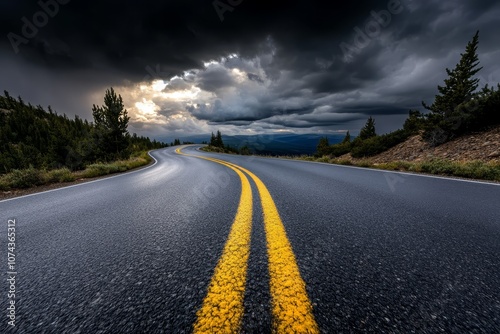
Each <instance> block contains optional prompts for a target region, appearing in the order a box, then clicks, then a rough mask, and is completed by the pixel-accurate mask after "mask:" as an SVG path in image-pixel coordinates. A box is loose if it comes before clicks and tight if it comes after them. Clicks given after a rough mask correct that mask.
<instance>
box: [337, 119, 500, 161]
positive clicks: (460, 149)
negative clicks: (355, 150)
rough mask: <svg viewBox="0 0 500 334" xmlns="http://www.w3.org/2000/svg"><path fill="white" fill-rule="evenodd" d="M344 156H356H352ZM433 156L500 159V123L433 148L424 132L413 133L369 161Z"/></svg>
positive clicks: (470, 159) (422, 159) (425, 158)
mask: <svg viewBox="0 0 500 334" xmlns="http://www.w3.org/2000/svg"><path fill="white" fill-rule="evenodd" d="M341 158H344V159H349V160H351V159H352V157H350V155H345V156H342V157H341ZM431 159H446V160H451V161H472V160H480V161H484V162H488V161H494V162H500V126H498V127H495V128H494V129H491V130H489V131H485V132H481V133H474V134H470V135H466V136H463V137H460V138H457V139H455V140H452V141H450V142H447V143H445V144H443V145H440V146H437V147H430V146H429V145H428V144H427V143H426V142H425V141H423V140H422V137H421V136H420V135H417V136H413V137H410V138H409V139H408V140H406V141H405V142H404V143H401V144H399V145H397V146H394V147H393V148H391V149H389V150H387V151H385V152H383V153H381V154H378V155H376V156H374V157H371V158H369V159H368V160H370V161H371V162H373V163H384V162H391V161H413V162H419V161H428V160H431ZM364 160H367V159H364Z"/></svg>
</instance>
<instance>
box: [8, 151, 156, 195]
mask: <svg viewBox="0 0 500 334" xmlns="http://www.w3.org/2000/svg"><path fill="white" fill-rule="evenodd" d="M151 160H152V158H151V157H150V156H149V155H148V154H147V152H139V153H137V154H135V155H134V156H133V157H131V158H130V159H128V160H119V161H115V162H111V163H96V164H92V165H89V166H87V168H85V170H83V171H77V172H72V171H70V170H69V169H67V168H61V169H53V170H49V171H46V170H37V169H35V168H28V169H22V170H13V171H12V172H10V173H8V174H4V175H1V176H0V191H7V190H12V189H26V188H31V187H35V186H40V185H46V184H52V183H64V182H72V181H75V180H77V179H86V178H93V177H98V176H103V175H108V174H113V173H120V172H125V171H127V170H130V169H134V168H137V167H140V166H144V165H147V164H148V163H150V162H151Z"/></svg>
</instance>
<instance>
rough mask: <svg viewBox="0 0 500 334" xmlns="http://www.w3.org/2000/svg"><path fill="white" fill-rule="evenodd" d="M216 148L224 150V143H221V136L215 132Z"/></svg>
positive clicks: (218, 132)
mask: <svg viewBox="0 0 500 334" xmlns="http://www.w3.org/2000/svg"><path fill="white" fill-rule="evenodd" d="M215 143H216V145H215V146H216V147H220V148H224V142H223V141H222V134H221V133H220V131H219V130H217V136H216V138H215Z"/></svg>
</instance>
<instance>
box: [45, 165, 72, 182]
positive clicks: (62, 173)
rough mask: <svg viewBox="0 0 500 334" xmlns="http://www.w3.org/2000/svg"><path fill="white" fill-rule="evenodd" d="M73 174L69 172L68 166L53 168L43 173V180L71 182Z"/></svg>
mask: <svg viewBox="0 0 500 334" xmlns="http://www.w3.org/2000/svg"><path fill="white" fill-rule="evenodd" d="M75 179H76V178H75V175H73V173H71V171H70V170H69V169H68V168H60V169H54V170H51V171H48V172H46V174H45V181H46V182H49V183H52V182H71V181H74V180H75Z"/></svg>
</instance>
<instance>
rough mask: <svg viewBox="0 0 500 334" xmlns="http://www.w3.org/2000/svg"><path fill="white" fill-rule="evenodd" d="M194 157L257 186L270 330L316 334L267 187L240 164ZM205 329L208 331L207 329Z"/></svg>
mask: <svg viewBox="0 0 500 334" xmlns="http://www.w3.org/2000/svg"><path fill="white" fill-rule="evenodd" d="M181 149H182V148H180V149H177V150H176V152H177V153H179V154H184V153H182V152H181ZM190 156H193V155H190ZM197 157H198V158H202V159H206V160H210V161H213V162H217V163H220V164H223V165H225V166H228V167H229V168H232V169H233V170H234V169H239V170H241V171H243V172H245V173H246V174H247V175H249V176H250V177H251V178H252V180H253V181H254V182H255V184H256V186H257V189H258V191H259V195H260V199H261V204H262V211H263V214H264V225H265V231H266V242H267V252H268V258H269V263H268V268H269V276H270V291H271V298H272V312H273V332H274V333H280V334H281V333H319V328H318V325H317V323H316V320H315V319H314V315H313V313H312V305H311V302H310V300H309V297H308V295H307V291H306V284H305V282H304V280H303V279H302V277H301V276H300V271H299V267H298V265H297V261H296V259H295V255H294V253H293V250H292V246H291V244H290V242H289V240H288V237H287V235H286V230H285V226H284V225H283V222H282V221H281V218H280V215H279V212H278V209H277V207H276V204H275V203H274V200H273V198H272V196H271V194H270V193H269V190H268V189H267V187H266V186H265V185H264V183H263V182H262V181H261V180H260V179H259V178H258V177H257V176H256V175H255V174H253V173H252V172H250V171H249V170H247V169H245V168H243V167H241V166H238V165H235V164H232V163H230V162H227V161H223V160H219V159H215V158H210V157H201V156H197ZM238 175H240V174H238ZM240 178H241V175H240ZM242 182H243V181H242ZM247 182H248V180H247ZM245 263H246V262H245ZM245 269H246V264H245ZM207 332H212V331H210V330H208V331H207ZM217 332H218V331H217ZM234 332H235V331H233V333H234ZM236 332H237V331H236Z"/></svg>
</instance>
